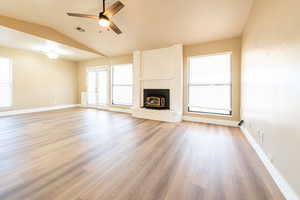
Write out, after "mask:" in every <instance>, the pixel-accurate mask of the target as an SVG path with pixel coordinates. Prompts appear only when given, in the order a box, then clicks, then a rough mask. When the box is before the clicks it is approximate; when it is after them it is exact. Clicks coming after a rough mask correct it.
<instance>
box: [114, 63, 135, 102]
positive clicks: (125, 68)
mask: <svg viewBox="0 0 300 200" xmlns="http://www.w3.org/2000/svg"><path fill="white" fill-rule="evenodd" d="M132 68H133V67H132V64H122V65H113V66H112V104H113V105H124V106H130V105H132V90H133V71H132Z"/></svg>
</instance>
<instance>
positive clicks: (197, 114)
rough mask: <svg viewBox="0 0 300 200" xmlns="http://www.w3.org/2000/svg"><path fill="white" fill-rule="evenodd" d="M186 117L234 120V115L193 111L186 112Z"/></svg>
mask: <svg viewBox="0 0 300 200" xmlns="http://www.w3.org/2000/svg"><path fill="white" fill-rule="evenodd" d="M184 115H188V116H195V117H207V118H215V119H232V118H233V115H232V114H231V115H226V114H217V113H204V112H191V111H187V112H185V113H184Z"/></svg>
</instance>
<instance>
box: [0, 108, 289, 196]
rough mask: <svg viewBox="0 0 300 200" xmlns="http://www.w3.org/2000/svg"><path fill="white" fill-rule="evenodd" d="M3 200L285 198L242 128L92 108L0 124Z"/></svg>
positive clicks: (13, 118)
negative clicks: (134, 115)
mask: <svg viewBox="0 0 300 200" xmlns="http://www.w3.org/2000/svg"><path fill="white" fill-rule="evenodd" d="M0 199H1V200H27V199H29V200H54V199H55V200H196V199H197V200H223V199H224V200H271V199H272V200H273V199H275V200H283V199H284V198H283V197H282V195H281V193H280V192H279V190H278V189H277V187H276V186H275V184H274V182H273V181H272V179H271V177H270V176H269V175H268V173H267V171H266V170H265V168H264V167H263V165H262V163H261V162H260V161H259V159H258V157H257V156H256V154H255V153H254V151H253V150H252V149H251V147H250V145H249V144H248V143H247V141H246V139H245V138H244V136H243V135H242V134H241V132H240V131H239V129H238V128H230V127H223V126H214V125H206V124H200V123H192V122H182V123H164V122H158V121H151V120H143V119H135V118H132V117H131V116H129V115H126V114H120V113H111V112H105V111H100V110H94V109H81V108H74V109H66V110H59V111H51V112H44V113H35V114H25V115H18V116H11V117H3V118H0Z"/></svg>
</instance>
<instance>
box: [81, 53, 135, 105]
mask: <svg viewBox="0 0 300 200" xmlns="http://www.w3.org/2000/svg"><path fill="white" fill-rule="evenodd" d="M128 63H133V55H124V56H116V57H109V58H108V57H105V58H98V59H93V60H87V61H82V62H79V63H78V101H80V96H81V92H85V91H86V70H87V68H88V67H96V66H103V65H113V64H128Z"/></svg>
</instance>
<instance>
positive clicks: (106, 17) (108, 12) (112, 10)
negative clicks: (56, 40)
mask: <svg viewBox="0 0 300 200" xmlns="http://www.w3.org/2000/svg"><path fill="white" fill-rule="evenodd" d="M123 7H124V4H123V3H122V2H121V1H117V2H116V3H114V4H113V5H112V6H111V7H109V8H108V9H105V0H103V11H102V12H100V13H99V16H96V15H86V14H79V13H67V14H68V15H69V16H72V17H84V18H91V19H96V20H98V23H99V25H100V26H102V27H109V28H111V30H113V31H114V32H115V33H116V34H121V33H122V31H121V30H120V29H119V28H118V27H117V26H116V25H115V24H114V23H113V22H112V21H111V17H112V16H114V15H115V14H117V13H118V12H119V11H120V10H121V9H122V8H123Z"/></svg>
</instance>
